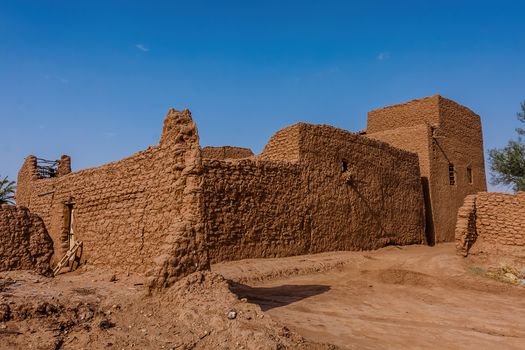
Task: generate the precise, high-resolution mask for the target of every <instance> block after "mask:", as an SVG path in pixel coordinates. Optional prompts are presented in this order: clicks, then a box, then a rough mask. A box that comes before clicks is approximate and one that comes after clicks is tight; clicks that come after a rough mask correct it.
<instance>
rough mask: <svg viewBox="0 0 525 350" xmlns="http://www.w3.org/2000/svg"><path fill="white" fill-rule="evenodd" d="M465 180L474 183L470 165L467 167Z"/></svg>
mask: <svg viewBox="0 0 525 350" xmlns="http://www.w3.org/2000/svg"><path fill="white" fill-rule="evenodd" d="M467 180H468V183H469V184H471V185H472V184H473V183H474V181H473V179H472V168H471V167H470V166H469V167H467Z"/></svg>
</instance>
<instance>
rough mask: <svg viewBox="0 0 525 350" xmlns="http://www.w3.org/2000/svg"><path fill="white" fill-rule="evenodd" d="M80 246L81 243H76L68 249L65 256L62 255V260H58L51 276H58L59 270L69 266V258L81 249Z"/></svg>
mask: <svg viewBox="0 0 525 350" xmlns="http://www.w3.org/2000/svg"><path fill="white" fill-rule="evenodd" d="M82 244H83V243H82V241H76V242H75V244H74V245H73V246H72V247H71V248H69V250H68V251H67V253H66V255H64V256H63V257H62V259H60V261H59V262H58V264H57V266H55V268H54V269H53V276H56V275H58V273H59V272H60V270H62V268H63V267H64V266H66V265H67V264H69V260H70V259H71V257H73V256H74V255H75V254H76V253H77V250H78V249H79V248H80V247H82Z"/></svg>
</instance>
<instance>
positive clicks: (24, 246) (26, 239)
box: [0, 204, 53, 273]
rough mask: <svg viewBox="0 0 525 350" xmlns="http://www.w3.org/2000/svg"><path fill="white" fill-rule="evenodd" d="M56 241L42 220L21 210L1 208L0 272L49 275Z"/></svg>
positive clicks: (23, 209) (7, 207) (14, 207)
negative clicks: (22, 271)
mask: <svg viewBox="0 0 525 350" xmlns="http://www.w3.org/2000/svg"><path fill="white" fill-rule="evenodd" d="M52 255H53V241H52V240H51V237H50V236H49V235H48V233H47V230H46V227H45V225H44V222H43V221H42V219H41V218H40V217H39V216H38V215H36V214H33V213H30V212H29V210H28V209H27V208H24V207H21V206H11V205H7V204H3V205H0V271H9V270H35V271H38V272H40V273H49V271H50V265H49V262H50V260H51V256H52Z"/></svg>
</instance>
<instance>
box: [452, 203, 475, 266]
mask: <svg viewBox="0 0 525 350" xmlns="http://www.w3.org/2000/svg"><path fill="white" fill-rule="evenodd" d="M455 234H456V250H457V251H458V253H459V254H460V255H463V256H467V255H468V251H469V249H470V247H472V245H473V244H474V242H476V240H477V238H478V231H477V228H476V195H475V194H471V195H469V196H467V197H465V201H464V204H463V205H462V206H461V208H459V210H458V218H457V222H456V232H455Z"/></svg>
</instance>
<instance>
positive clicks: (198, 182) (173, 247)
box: [16, 97, 484, 286]
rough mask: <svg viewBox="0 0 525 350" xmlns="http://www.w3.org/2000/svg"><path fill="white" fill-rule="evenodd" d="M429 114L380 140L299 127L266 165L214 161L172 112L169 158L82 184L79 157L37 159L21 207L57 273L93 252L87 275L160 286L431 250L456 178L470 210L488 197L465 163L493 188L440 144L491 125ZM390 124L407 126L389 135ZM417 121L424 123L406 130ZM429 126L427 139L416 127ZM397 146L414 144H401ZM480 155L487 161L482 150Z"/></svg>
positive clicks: (25, 179) (430, 107) (242, 154)
mask: <svg viewBox="0 0 525 350" xmlns="http://www.w3.org/2000/svg"><path fill="white" fill-rule="evenodd" d="M421 101H423V102H422V103H421V102H417V101H416V102H413V103H412V105H411V106H412V107H411V108H407V109H406V110H407V111H409V112H403V108H404V107H401V109H400V110H397V109H396V108H400V107H392V108H394V109H393V110H396V111H397V112H395V113H394V112H389V111H388V109H385V110H380V111H374V112H371V114H370V116H369V134H368V135H360V134H356V133H351V132H348V131H345V130H341V129H338V128H335V127H331V126H327V125H312V124H304V123H299V124H295V125H292V126H290V127H287V128H284V129H282V130H280V131H279V132H277V133H276V134H275V135H274V136H273V137H272V138H271V139H270V141H269V142H268V144H267V145H266V147H265V148H264V150H263V152H262V153H261V154H260V155H257V156H255V155H254V154H253V152H252V151H251V150H249V149H245V148H237V147H229V146H228V147H206V148H204V149H201V147H200V145H199V138H198V133H197V128H196V126H195V124H194V122H193V120H192V118H191V114H190V112H189V111H187V110H185V111H182V112H179V111H176V110H170V111H169V112H168V115H167V117H166V119H165V121H164V127H163V131H162V135H161V137H160V142H159V144H158V145H156V146H153V147H149V148H148V149H147V150H145V151H141V152H139V153H136V154H134V155H132V156H131V157H128V158H126V159H123V160H120V161H117V162H113V163H109V164H106V165H103V166H100V167H96V168H91V169H86V170H81V171H78V172H71V166H70V159H69V157H68V156H62V158H61V159H60V160H59V161H56V162H54V163H53V162H52V163H51V164H49V163H44V162H43V161H42V160H40V159H38V158H36V157H34V156H29V157H27V158H26V160H25V162H24V165H23V166H22V168H21V170H20V172H19V176H18V187H17V193H16V200H17V204H18V205H23V206H26V207H28V208H29V209H30V210H31V211H32V212H33V213H36V214H38V215H39V216H40V217H42V219H43V221H44V223H45V226H46V229H47V231H48V232H49V235H50V236H51V238H52V240H53V243H54V252H55V261H56V260H57V258H59V257H60V256H62V255H63V254H64V253H65V252H66V251H67V250H68V249H69V247H70V246H71V245H72V244H73V243H74V242H75V241H76V240H82V241H83V242H84V249H83V255H82V261H83V262H85V263H88V264H92V265H99V266H104V267H106V268H110V269H112V270H115V271H133V272H136V273H141V274H143V275H144V276H147V277H148V278H149V279H150V283H151V285H153V286H162V285H169V284H171V283H172V282H173V281H175V280H176V279H178V278H180V277H181V276H184V275H186V274H188V273H191V272H193V271H196V270H200V269H205V268H207V267H208V265H209V263H210V262H219V261H225V260H236V259H242V258H256V257H280V256H289V255H297V254H306V253H317V252H324V251H334V250H361V249H376V248H380V247H383V246H386V245H404V244H418V243H424V242H426V241H427V238H426V236H425V235H426V219H425V211H427V212H430V213H431V214H432V215H433V217H432V220H430V223H434V229H435V231H436V232H438V230H440V229H441V226H438V224H440V222H441V221H439V220H440V219H439V220H438V219H437V218H438V215H437V213H438V211H436V208H440V210H442V212H441V211H439V213H440V214H442V213H444V212H445V211H446V210H448V213H449V214H450V216H451V218H455V216H456V212H455V211H456V209H455V208H454V207H453V206H451V205H450V199H449V198H448V197H447V196H445V195H442V191H443V189H442V187H440V186H443V184H448V181H452V180H451V177H450V176H451V174H454V181H455V184H453V185H448V186H455V187H456V188H457V194H456V195H457V197H458V198H459V197H460V196H461V195H462V193H471V192H472V191H474V190H475V188H476V187H474V186H472V185H471V184H469V183H465V181H463V180H462V179H461V180H460V176H459V175H458V174H459V171H460V170H461V169H463V168H462V167H463V166H464V164H466V165H465V170H466V166H470V168H471V169H472V176H473V181H479V183H480V184H481V181H482V178H481V176H483V184H484V175H483V173H482V169H481V170H480V169H479V168H478V167H479V166H480V165H482V164H483V159H482V158H481V163H480V162H478V160H476V162H472V163H468V162H467V161H466V160H465V162H466V163H463V162H462V161H460V160H463V158H461V157H459V156H458V155H457V154H456V153H455V152H456V151H458V149H457V148H454V147H459V146H461V145H462V144H457V143H455V141H454V142H452V143H449V141H447V142H445V143H443V142H440V143H439V145H437V144H436V145H434V144H433V143H436V142H437V141H435V140H442V139H439V137H443V135H444V136H445V137H451V140H456V135H457V133H456V131H455V130H453V128H452V125H456V122H450V123H449V120H450V118H451V117H455V116H456V115H459V117H461V118H465V120H458V121H457V124H458V125H459V124H461V123H463V127H464V129H462V130H464V132H465V133H466V134H461V133H459V134H460V135H463V136H464V135H471V134H469V133H472V135H477V134H476V132H477V131H478V129H476V128H477V127H479V118H478V119H477V121H476V119H475V118H474V121H472V122H470V121H469V120H468V117H470V116H471V115H470V114H468V115H465V113H467V112H468V110H467V109H466V108H464V107H461V106H459V105H457V104H455V103H453V102H451V101H450V102H449V101H448V100H443V99H441V98H440V97H432V98H429V99H424V100H421ZM443 101H445V102H443ZM434 102H436V103H437V105H438V106H435V103H434ZM420 109H423V110H420ZM443 111H445V112H443ZM447 113H448V114H447ZM391 115H395V116H396V118H397V119H396V120H397V122H394V123H390V121H391V119H393V118H391V117H390V116H391ZM459 117H458V118H459ZM405 118H412V119H410V120H411V122H410V123H407V125H406V126H405V125H404V124H403V123H404V122H403V120H404V119H405ZM416 122H417V123H419V124H421V125H422V126H418V127H416V128H414V125H416V126H417V123H416ZM476 122H477V124H476ZM389 123H390V124H389ZM396 123H397V124H396ZM383 124H384V125H383ZM382 125H383V126H382ZM449 125H450V126H449ZM397 126H400V128H397ZM410 127H412V128H414V129H410ZM403 128H405V129H407V130H406V131H407V132H409V133H408V134H407V136H406V138H403V136H402V135H403V132H405V131H404V130H403ZM469 128H473V129H475V130H470V129H469ZM391 129H395V130H391ZM479 132H481V130H480V129H479ZM396 133H397V134H398V135H399V138H400V139H403V140H405V139H406V144H403V143H398V142H396V138H395V137H393V136H392V137H390V136H389V135H390V134H396ZM397 134H396V135H397ZM460 135H458V136H460ZM387 136H388V137H387ZM479 136H480V135H479ZM411 137H413V138H416V139H418V140H427V141H428V147H429V150H428V151H425V146H424V145H425V144H424V143H423V141H421V142H422V143H421V144H417V147H416V146H414V147H413V146H412V144H410V142H409V140H408V139H410V138H411ZM376 138H377V139H376ZM378 139H384V140H385V141H388V142H390V143H392V144H394V145H396V146H398V147H394V146H392V145H390V144H388V143H386V142H384V141H382V140H378ZM446 140H448V139H446ZM477 146H478V147H479V149H477V148H476V149H475V151H476V152H478V151H479V152H482V148H481V139H479V143H478V144H477ZM432 147H433V148H432ZM439 147H442V148H443V149H445V150H447V154H446V155H447V157H448V158H447V159H449V160H450V162H451V163H453V165H454V166H455V168H454V169H453V170H454V171H453V172H450V173H449V167H448V165H449V163H445V171H441V169H438V168H437V167H438V165H439V164H440V163H437V160H435V159H434V158H432V157H434V156H435V157H438V156H440V155H439V154H436V155H434V153H430V148H432V150H433V152H434V151H435V152H437V151H438V150H437V149H434V148H439ZM449 147H450V148H449ZM402 148H404V149H402ZM449 150H450V151H449ZM460 151H462V150H460ZM460 151H458V152H460ZM425 152H427V153H425ZM448 152H452V153H454V154H449V153H448ZM476 154H477V153H476ZM480 154H481V153H480ZM425 157H426V158H425ZM430 163H432V164H435V167H436V168H432V167H431V165H429V164H430ZM429 169H430V170H429ZM422 178H423V179H425V178H426V179H427V181H426V182H425V181H423V185H422V180H421V179H422ZM474 183H476V182H474ZM469 186H470V187H469ZM433 191H435V192H433ZM425 193H427V196H426V197H425ZM428 193H430V195H428ZM446 194H448V192H446ZM454 198H455V197H454ZM425 199H427V203H426V204H425ZM462 199H463V198H461V200H462ZM441 201H446V203H441ZM454 203H455V202H454ZM443 217H444V216H443ZM439 218H441V217H439ZM452 220H453V219H452ZM427 221H428V220H427ZM443 227H445V226H443ZM439 232H441V231H439ZM440 234H441V233H440ZM440 237H441V236H440ZM445 239H448V236H446V235H445V234H444V233H443V240H445ZM452 239H453V237H452V238H451V239H450V240H452ZM439 240H441V239H439Z"/></svg>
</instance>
